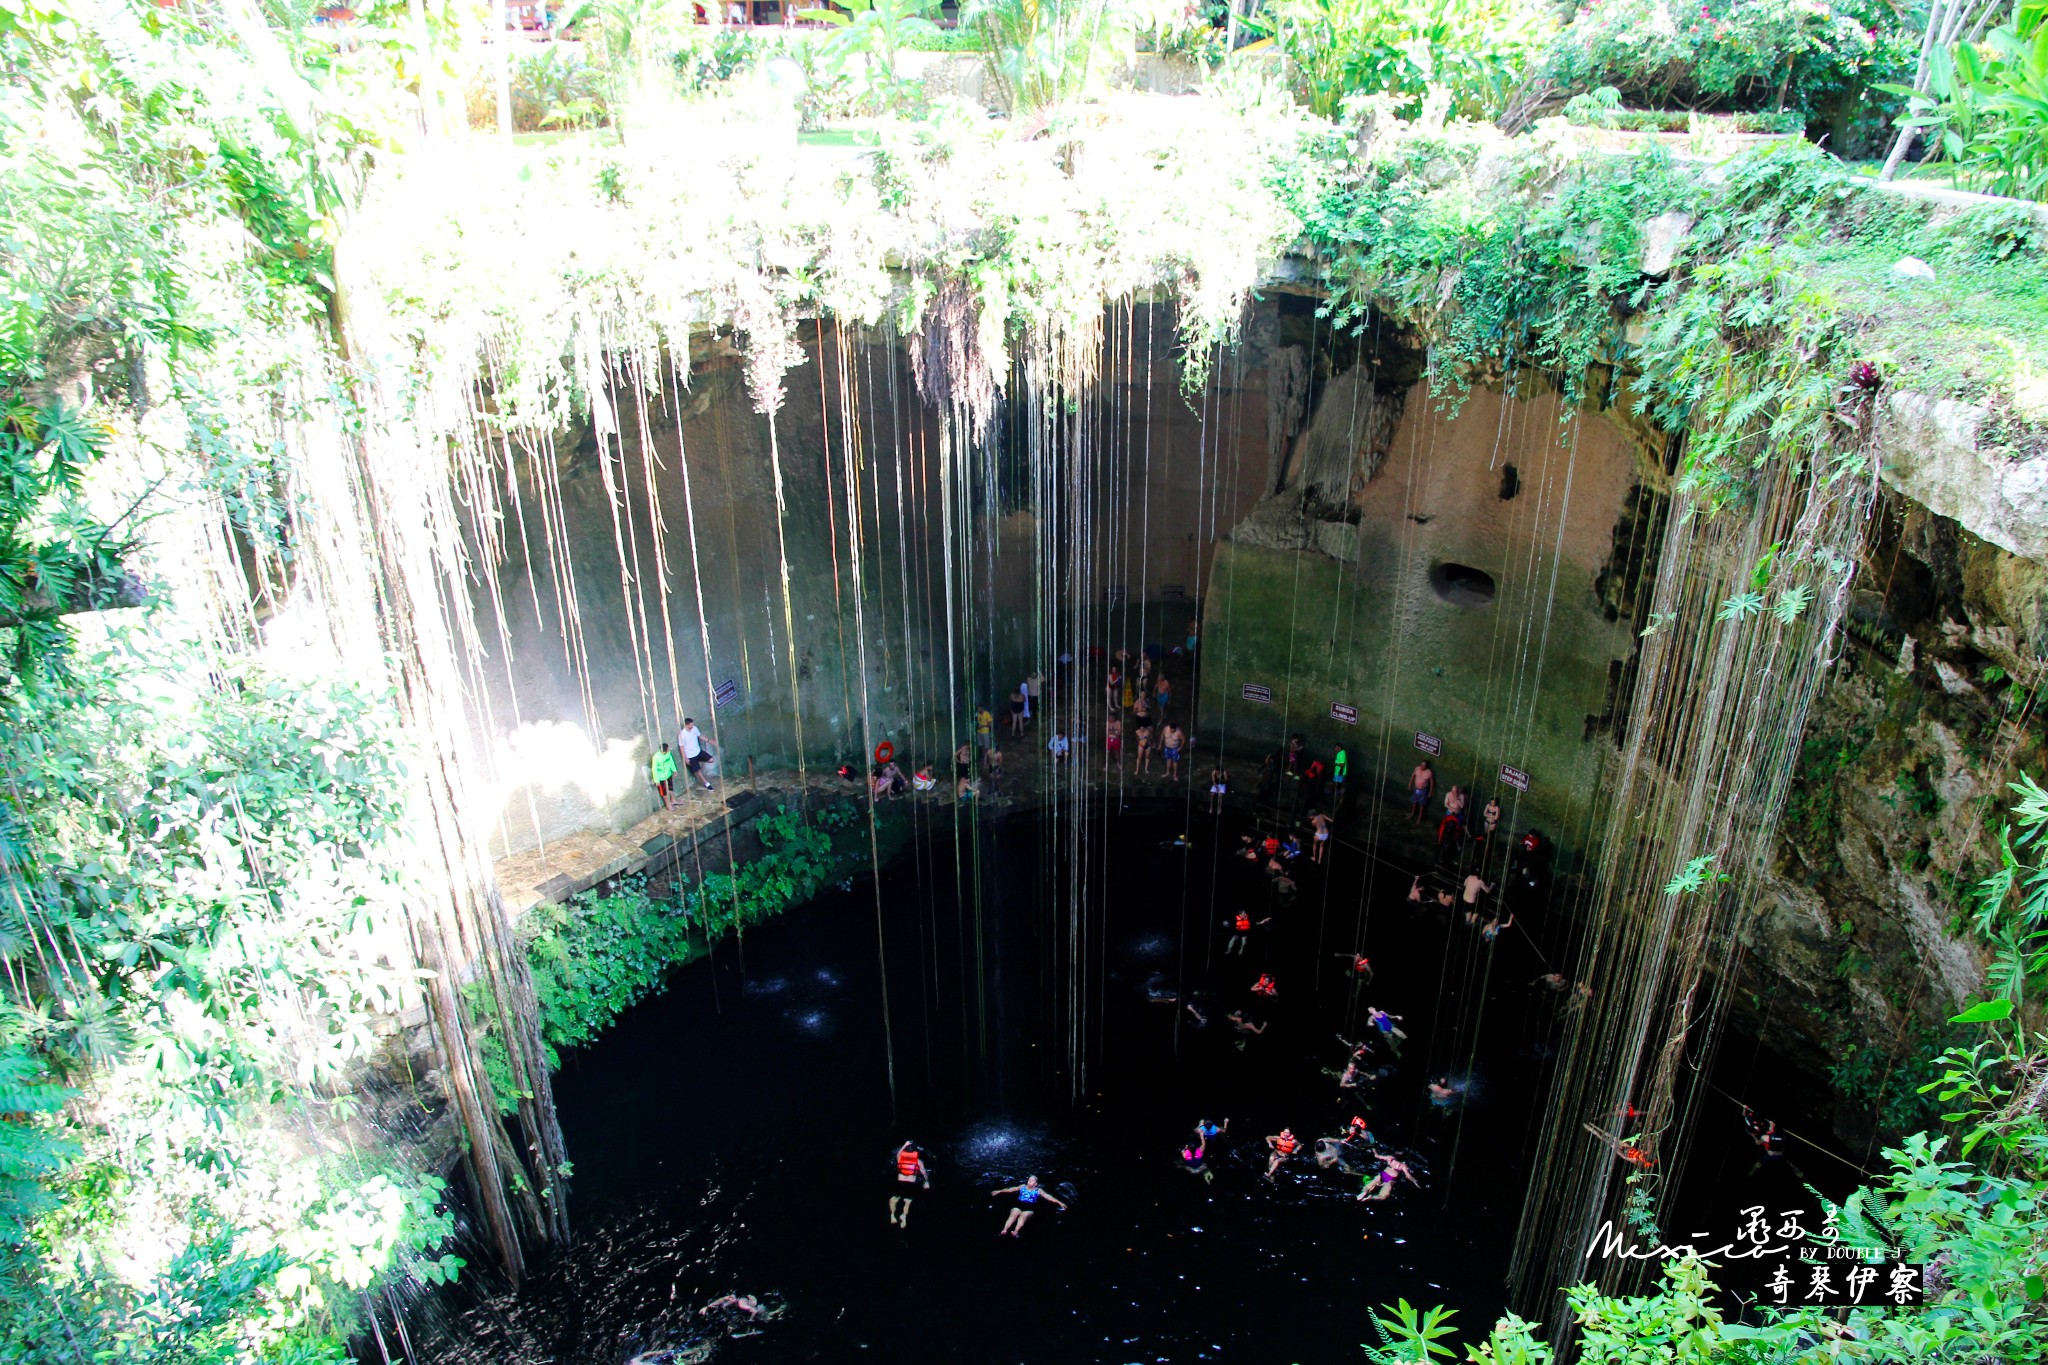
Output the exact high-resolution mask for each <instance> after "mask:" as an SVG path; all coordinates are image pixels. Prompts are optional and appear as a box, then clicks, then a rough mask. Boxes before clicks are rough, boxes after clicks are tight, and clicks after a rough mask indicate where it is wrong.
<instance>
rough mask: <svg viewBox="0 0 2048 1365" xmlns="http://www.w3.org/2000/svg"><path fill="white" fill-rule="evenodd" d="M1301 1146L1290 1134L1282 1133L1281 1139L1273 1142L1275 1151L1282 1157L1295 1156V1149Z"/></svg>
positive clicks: (1278, 1138)
mask: <svg viewBox="0 0 2048 1365" xmlns="http://www.w3.org/2000/svg"><path fill="white" fill-rule="evenodd" d="M1300 1145H1301V1144H1300V1143H1298V1142H1296V1141H1295V1140H1294V1138H1293V1136H1292V1135H1291V1134H1288V1133H1282V1134H1281V1135H1280V1136H1279V1137H1277V1138H1275V1139H1274V1140H1273V1150H1274V1151H1276V1152H1278V1153H1280V1155H1282V1156H1293V1155H1294V1149H1295V1148H1296V1147H1298V1146H1300Z"/></svg>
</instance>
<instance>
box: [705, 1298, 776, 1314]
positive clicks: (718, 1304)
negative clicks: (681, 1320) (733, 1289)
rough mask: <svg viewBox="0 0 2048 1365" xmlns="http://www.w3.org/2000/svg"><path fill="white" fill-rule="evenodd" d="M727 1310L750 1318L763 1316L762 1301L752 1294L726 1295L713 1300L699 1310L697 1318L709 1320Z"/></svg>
mask: <svg viewBox="0 0 2048 1365" xmlns="http://www.w3.org/2000/svg"><path fill="white" fill-rule="evenodd" d="M727 1309H731V1310H732V1311H734V1312H737V1313H745V1314H746V1315H747V1316H748V1317H749V1318H757V1317H759V1316H760V1315H761V1301H760V1300H759V1299H757V1298H755V1297H754V1296H753V1295H752V1294H726V1295H724V1296H722V1297H720V1298H716V1299H713V1300H712V1301H711V1302H709V1303H707V1304H705V1305H704V1306H703V1307H702V1308H699V1309H698V1310H697V1316H698V1317H700V1318H708V1317H710V1316H711V1315H712V1314H713V1313H723V1312H725V1311H726V1310H727Z"/></svg>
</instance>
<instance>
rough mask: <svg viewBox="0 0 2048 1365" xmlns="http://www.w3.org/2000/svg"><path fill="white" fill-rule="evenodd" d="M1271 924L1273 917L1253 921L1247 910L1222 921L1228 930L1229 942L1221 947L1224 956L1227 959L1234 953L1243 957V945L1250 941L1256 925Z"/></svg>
mask: <svg viewBox="0 0 2048 1365" xmlns="http://www.w3.org/2000/svg"><path fill="white" fill-rule="evenodd" d="M1272 922H1273V917H1272V916H1270V915H1268V916H1267V917H1266V918H1265V919H1262V920H1253V919H1252V917H1251V912H1250V911H1248V910H1240V911H1238V912H1237V913H1236V914H1235V915H1232V916H1231V917H1230V918H1229V919H1227V920H1225V921H1224V924H1225V926H1226V927H1228V928H1229V930H1230V941H1229V942H1228V943H1225V944H1224V945H1223V953H1224V956H1226V957H1228V956H1229V955H1230V954H1232V953H1236V954H1237V955H1238V956H1239V957H1243V956H1244V948H1245V944H1247V943H1249V942H1250V941H1251V936H1252V930H1253V929H1254V928H1255V927H1256V926H1257V925H1261V924H1271V923H1272Z"/></svg>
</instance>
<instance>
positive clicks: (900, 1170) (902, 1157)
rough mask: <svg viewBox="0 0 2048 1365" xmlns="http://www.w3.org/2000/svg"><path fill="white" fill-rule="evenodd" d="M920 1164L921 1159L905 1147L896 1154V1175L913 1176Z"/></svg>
mask: <svg viewBox="0 0 2048 1365" xmlns="http://www.w3.org/2000/svg"><path fill="white" fill-rule="evenodd" d="M922 1162H923V1158H922V1157H920V1156H919V1155H918V1154H917V1153H916V1152H914V1151H912V1150H911V1149H910V1148H908V1147H905V1148H904V1149H903V1150H902V1151H900V1152H898V1153H897V1154H896V1174H898V1175H900V1176H914V1175H916V1174H917V1168H918V1166H919V1165H920V1164H922Z"/></svg>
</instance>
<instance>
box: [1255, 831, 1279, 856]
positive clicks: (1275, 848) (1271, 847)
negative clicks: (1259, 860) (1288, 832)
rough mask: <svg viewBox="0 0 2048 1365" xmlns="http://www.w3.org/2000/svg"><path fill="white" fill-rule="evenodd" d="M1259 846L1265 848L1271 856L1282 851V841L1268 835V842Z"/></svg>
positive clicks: (1267, 854)
mask: <svg viewBox="0 0 2048 1365" xmlns="http://www.w3.org/2000/svg"><path fill="white" fill-rule="evenodd" d="M1259 847H1260V848H1263V849H1265V850H1266V856H1267V857H1269V858H1270V857H1272V856H1273V855H1274V854H1276V853H1278V852H1279V851H1280V841H1279V840H1278V839H1275V838H1272V837H1270V836H1268V837H1267V839H1266V842H1265V843H1263V844H1261V845H1259Z"/></svg>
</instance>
